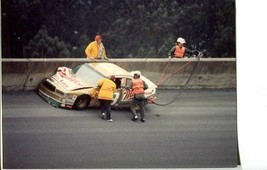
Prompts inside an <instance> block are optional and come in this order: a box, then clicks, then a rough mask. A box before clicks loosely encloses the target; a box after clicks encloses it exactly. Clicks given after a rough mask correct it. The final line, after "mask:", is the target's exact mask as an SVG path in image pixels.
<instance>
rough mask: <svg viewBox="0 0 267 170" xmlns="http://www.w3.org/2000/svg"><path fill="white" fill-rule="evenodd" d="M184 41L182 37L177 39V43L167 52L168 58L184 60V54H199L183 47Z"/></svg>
mask: <svg viewBox="0 0 267 170" xmlns="http://www.w3.org/2000/svg"><path fill="white" fill-rule="evenodd" d="M185 43H186V42H185V39H183V38H182V37H179V38H178V39H177V43H176V45H175V46H174V47H172V49H171V50H170V52H169V57H171V58H184V57H185V54H186V53H188V54H189V55H193V54H195V55H198V54H199V52H198V51H192V50H189V49H188V48H186V47H185V46H184V45H185Z"/></svg>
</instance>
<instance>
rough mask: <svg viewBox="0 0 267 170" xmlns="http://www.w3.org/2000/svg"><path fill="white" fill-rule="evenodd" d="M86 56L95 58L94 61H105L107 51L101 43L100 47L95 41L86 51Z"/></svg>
mask: <svg viewBox="0 0 267 170" xmlns="http://www.w3.org/2000/svg"><path fill="white" fill-rule="evenodd" d="M85 54H86V56H87V58H90V57H93V58H94V59H104V58H106V50H105V47H104V45H103V44H102V43H101V44H100V45H99V44H98V43H97V42H96V41H93V42H91V43H90V44H89V45H88V46H87V47H86V49H85Z"/></svg>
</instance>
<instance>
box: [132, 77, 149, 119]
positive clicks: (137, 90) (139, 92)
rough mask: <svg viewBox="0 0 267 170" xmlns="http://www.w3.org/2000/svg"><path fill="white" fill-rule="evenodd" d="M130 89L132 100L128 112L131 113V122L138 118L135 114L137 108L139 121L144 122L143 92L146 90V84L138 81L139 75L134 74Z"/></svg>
mask: <svg viewBox="0 0 267 170" xmlns="http://www.w3.org/2000/svg"><path fill="white" fill-rule="evenodd" d="M133 78H134V79H133V82H132V84H131V86H130V87H129V88H130V89H132V90H133V94H134V98H133V102H132V105H131V107H130V110H131V112H132V116H133V118H132V121H136V120H137V119H138V116H137V114H136V107H139V111H140V116H141V121H142V122H145V100H146V99H145V95H144V92H145V90H146V89H147V88H148V86H147V84H146V83H145V82H144V81H143V80H141V79H140V73H135V74H134V76H133Z"/></svg>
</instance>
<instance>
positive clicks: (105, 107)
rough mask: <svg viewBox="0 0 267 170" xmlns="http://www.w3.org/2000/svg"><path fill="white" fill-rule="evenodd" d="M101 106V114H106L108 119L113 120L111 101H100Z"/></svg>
mask: <svg viewBox="0 0 267 170" xmlns="http://www.w3.org/2000/svg"><path fill="white" fill-rule="evenodd" d="M99 101H100V104H101V114H102V113H105V114H106V119H107V120H109V119H111V105H110V104H111V103H112V101H111V100H99Z"/></svg>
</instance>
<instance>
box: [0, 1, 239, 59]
mask: <svg viewBox="0 0 267 170" xmlns="http://www.w3.org/2000/svg"><path fill="white" fill-rule="evenodd" d="M2 8H3V13H5V14H6V15H3V24H6V25H4V26H3V27H4V28H3V30H4V31H5V30H6V31H7V32H8V34H9V36H10V37H11V38H10V39H11V40H10V41H11V42H12V43H9V48H10V49H17V50H10V51H11V54H6V55H4V56H8V55H11V56H15V57H16V56H22V54H21V53H22V52H21V51H20V50H19V49H20V48H19V46H23V47H24V48H23V49H24V53H23V57H31V56H37V55H42V56H45V55H47V56H51V55H54V56H53V57H56V56H57V57H60V56H72V57H85V54H84V50H85V48H86V46H87V45H88V44H89V43H90V41H92V40H93V38H94V35H95V34H96V33H97V32H99V33H101V34H102V36H103V43H104V45H105V47H106V50H107V55H108V57H111V58H116V57H120V58H121V57H167V54H168V52H169V50H170V49H171V48H172V46H173V45H174V43H175V42H176V39H177V38H178V37H179V36H182V37H183V38H185V39H186V42H187V44H186V46H187V47H188V48H189V49H197V50H200V51H201V50H204V49H205V50H207V54H206V56H207V57H235V49H236V46H235V43H236V40H235V34H236V33H235V0H217V1H215V0H203V1H200V0H179V1H177V0H150V1H147V0H124V1H121V0H112V1H110V0H57V1H52V0H33V1H29V0H23V1H13V0H12V1H10V0H3V7H2ZM41 25H46V26H47V31H48V32H49V33H50V34H51V35H52V36H53V37H55V38H51V37H50V38H48V36H45V37H46V38H43V40H42V41H41V40H40V37H39V38H38V37H36V39H38V42H37V44H36V46H37V45H38V49H46V51H45V53H44V54H43V52H40V51H36V49H34V48H33V47H31V48H30V49H29V48H28V46H29V44H31V41H34V43H36V41H37V40H35V38H33V39H32V37H33V35H34V34H35V33H37V32H38V30H39V28H40V27H41ZM29 30H30V31H29ZM39 34H40V33H38V34H37V35H38V36H41V35H39ZM4 36H5V34H4ZM18 37H21V38H20V39H18ZM56 37H59V38H56ZM59 39H61V40H64V42H66V43H67V44H68V45H63V44H64V43H63V42H59ZM5 40H8V38H5V37H4V41H5ZM10 41H7V42H10ZM55 42H57V43H55ZM63 46H66V47H65V48H64V47H63ZM67 48H68V49H69V50H70V51H69V52H68V50H67ZM54 49H57V50H60V51H61V52H58V53H55V52H54V51H55V50H54ZM25 50H26V51H25ZM7 51H8V50H7ZM41 51H42V50H41ZM63 51H64V52H63ZM69 53H70V54H69ZM29 54H30V56H29ZM39 57H41V56H39Z"/></svg>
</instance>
